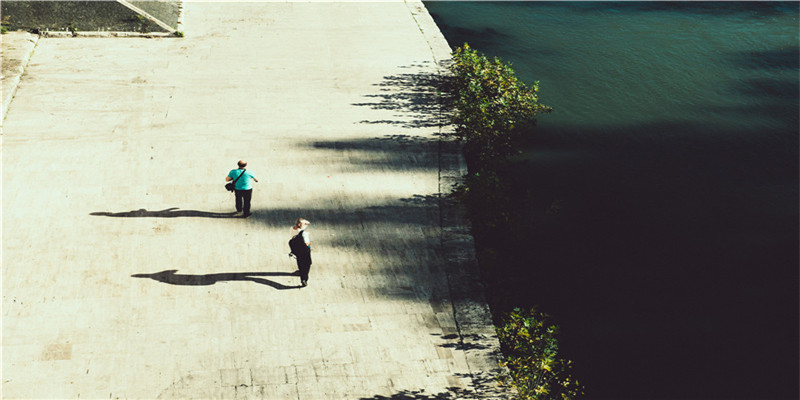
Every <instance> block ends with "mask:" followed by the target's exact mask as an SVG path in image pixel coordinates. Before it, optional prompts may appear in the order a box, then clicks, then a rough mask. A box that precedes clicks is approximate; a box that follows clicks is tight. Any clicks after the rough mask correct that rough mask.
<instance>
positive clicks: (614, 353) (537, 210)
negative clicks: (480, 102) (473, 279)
mask: <svg viewBox="0 0 800 400" xmlns="http://www.w3.org/2000/svg"><path fill="white" fill-rule="evenodd" d="M425 4H426V6H427V7H428V9H429V11H430V12H431V13H432V14H433V15H434V19H435V20H436V21H437V24H438V25H439V27H440V28H441V30H442V32H443V33H444V34H445V37H446V38H447V39H448V41H449V42H450V44H451V46H452V45H459V44H461V43H463V42H469V43H470V44H471V45H472V47H474V48H477V49H478V50H481V51H483V52H485V53H487V54H489V55H492V56H499V57H501V58H503V59H504V60H507V61H510V62H511V63H512V64H513V65H514V67H515V70H516V71H517V74H518V76H520V77H521V78H522V79H523V80H525V81H528V82H530V81H533V80H539V81H540V82H541V85H540V89H541V90H540V94H541V99H542V102H543V103H545V104H548V105H550V106H552V107H553V108H554V109H555V111H554V112H553V113H552V114H550V115H544V116H541V117H540V118H539V124H538V127H537V129H536V130H535V132H534V133H533V140H532V141H531V143H530V147H529V148H528V149H527V150H526V159H527V160H526V161H525V162H524V163H522V164H520V166H519V171H520V175H521V176H523V177H524V178H518V179H519V181H518V183H520V186H524V187H525V188H528V189H531V190H532V191H533V192H534V197H533V199H532V200H530V204H527V205H526V206H527V207H528V209H529V212H528V215H524V216H520V218H519V223H520V225H519V226H517V227H515V231H517V232H518V233H519V235H521V236H523V237H524V240H523V241H522V243H521V244H520V246H519V247H520V248H523V250H520V252H519V254H518V256H519V257H518V258H520V259H523V260H525V261H524V263H523V262H520V265H519V266H518V271H517V273H518V274H519V276H514V278H513V279H510V280H509V282H508V283H507V285H508V286H507V287H504V288H503V290H506V291H516V292H518V293H521V294H520V295H519V296H518V301H519V302H520V303H524V304H519V305H523V306H525V305H530V304H539V305H541V306H542V307H543V309H544V310H545V311H547V312H549V313H551V314H554V316H555V317H556V318H557V319H558V321H559V323H560V324H561V325H562V328H563V334H562V336H563V338H562V339H563V340H562V351H564V352H565V353H566V354H567V355H568V356H569V357H570V358H572V359H573V360H575V362H576V365H577V372H578V374H579V378H581V379H582V380H583V381H584V382H585V383H586V385H587V389H588V390H587V394H588V397H589V398H630V399H640V398H695V399H705V398H748V399H750V398H797V389H798V90H799V89H798V88H799V87H800V85H799V84H798V73H799V71H798V63H799V62H800V55H798V54H799V52H798V36H799V35H800V32H799V28H798V4H799V3H796V2H795V3H776V2H763V3H745V2H720V3H698V2H681V3H678V2H674V3H661V2H651V3H642V2H627V3H608V2H585V3H572V2H559V3H545V2H478V3H473V2H426V3H425ZM556 201H557V202H558V204H560V207H561V212H560V214H559V215H558V216H551V215H546V213H545V211H546V210H547V209H548V206H549V205H551V204H553V202H556ZM504 306H508V305H504Z"/></svg>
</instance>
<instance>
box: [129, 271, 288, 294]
mask: <svg viewBox="0 0 800 400" xmlns="http://www.w3.org/2000/svg"><path fill="white" fill-rule="evenodd" d="M176 272H178V270H177V269H170V270H166V271H161V272H156V273H152V274H134V275H131V277H132V278H150V279H153V280H156V281H159V282H162V283H168V284H170V285H182V286H209V285H213V284H215V283H217V282H226V281H249V282H255V283H260V284H262V285H267V286H271V287H273V288H275V289H278V290H285V289H299V288H300V287H302V286H300V285H297V286H286V285H283V284H280V283H278V282H274V281H271V280H269V279H264V278H259V277H262V276H299V275H298V273H297V272H231V273H221V274H205V275H188V274H176Z"/></svg>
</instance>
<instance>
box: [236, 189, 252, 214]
mask: <svg viewBox="0 0 800 400" xmlns="http://www.w3.org/2000/svg"><path fill="white" fill-rule="evenodd" d="M252 197H253V189H248V190H237V191H236V211H238V212H242V213H244V215H248V214H250V199H251V198H252Z"/></svg>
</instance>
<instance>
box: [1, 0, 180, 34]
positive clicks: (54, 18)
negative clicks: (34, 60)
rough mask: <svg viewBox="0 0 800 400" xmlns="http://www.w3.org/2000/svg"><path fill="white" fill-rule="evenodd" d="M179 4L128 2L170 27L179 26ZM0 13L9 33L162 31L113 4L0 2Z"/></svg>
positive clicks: (173, 0) (174, 2)
mask: <svg viewBox="0 0 800 400" xmlns="http://www.w3.org/2000/svg"><path fill="white" fill-rule="evenodd" d="M179 3H180V1H178V0H171V1H134V2H131V4H134V5H135V6H137V7H139V8H141V9H142V10H144V11H146V12H147V13H149V14H151V15H153V16H154V17H156V18H158V19H159V20H161V21H162V22H165V23H166V24H167V25H169V26H172V27H177V24H178V18H179V12H180V4H179ZM0 10H1V12H2V16H3V21H4V23H3V25H4V26H6V27H8V28H9V29H10V30H15V29H28V30H33V29H38V30H40V31H43V30H51V31H64V30H71V29H75V30H77V31H123V32H164V29H163V28H161V27H159V26H158V25H157V24H155V23H153V22H151V21H149V20H147V19H146V18H143V17H141V16H140V15H138V14H137V13H136V12H134V11H131V10H130V9H128V8H127V7H125V6H124V5H122V4H120V3H118V2H116V1H20V0H3V1H2V2H1V3H0Z"/></svg>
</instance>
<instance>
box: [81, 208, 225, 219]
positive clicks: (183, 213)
mask: <svg viewBox="0 0 800 400" xmlns="http://www.w3.org/2000/svg"><path fill="white" fill-rule="evenodd" d="M176 210H179V208H178V207H171V208H166V209H163V210H160V211H147V210H145V209H144V208H140V209H138V210H132V211H125V212H115V213H114V212H105V211H103V212H99V211H98V212H93V213H90V214H89V215H94V216H103V217H122V218H142V217H151V218H175V217H205V218H234V217H235V216H236V213H234V212H229V213H215V212H208V211H197V210H179V211H176Z"/></svg>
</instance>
